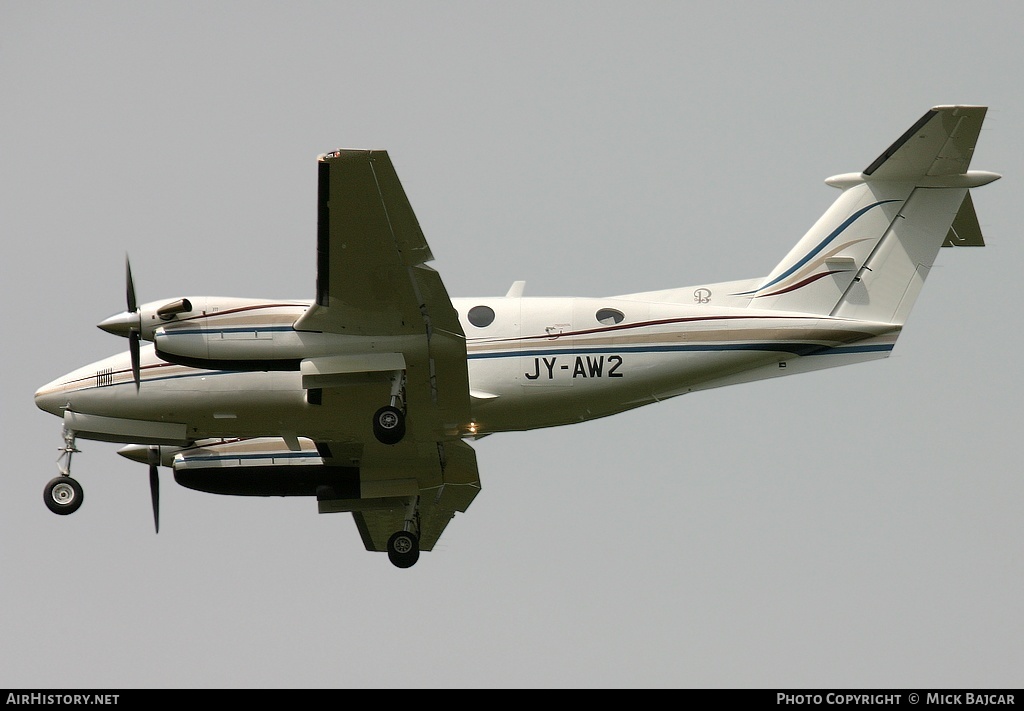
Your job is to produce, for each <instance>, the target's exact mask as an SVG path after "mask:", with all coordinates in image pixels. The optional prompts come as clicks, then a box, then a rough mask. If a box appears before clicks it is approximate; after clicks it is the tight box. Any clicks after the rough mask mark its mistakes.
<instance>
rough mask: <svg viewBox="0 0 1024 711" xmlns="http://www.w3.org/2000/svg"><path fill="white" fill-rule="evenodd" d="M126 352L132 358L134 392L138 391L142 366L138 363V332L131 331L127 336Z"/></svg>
mask: <svg viewBox="0 0 1024 711" xmlns="http://www.w3.org/2000/svg"><path fill="white" fill-rule="evenodd" d="M128 350H129V351H130V352H131V356H132V377H133V378H135V391H136V392H138V391H139V385H140V384H141V382H142V366H141V365H140V363H139V358H140V356H139V332H138V331H136V330H135V329H132V331H131V333H129V334H128Z"/></svg>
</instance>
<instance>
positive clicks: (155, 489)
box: [148, 445, 160, 533]
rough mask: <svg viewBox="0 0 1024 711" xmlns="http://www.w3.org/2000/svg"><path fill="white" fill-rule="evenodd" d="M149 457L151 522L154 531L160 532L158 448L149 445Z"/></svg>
mask: <svg viewBox="0 0 1024 711" xmlns="http://www.w3.org/2000/svg"><path fill="white" fill-rule="evenodd" d="M148 459H149V496H150V498H151V499H153V524H154V525H155V526H156V532H157V533H160V474H159V472H158V470H159V467H160V448H159V447H157V446H156V445H151V446H150V448H149V452H148Z"/></svg>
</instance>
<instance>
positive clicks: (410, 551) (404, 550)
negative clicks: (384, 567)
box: [388, 531, 420, 568]
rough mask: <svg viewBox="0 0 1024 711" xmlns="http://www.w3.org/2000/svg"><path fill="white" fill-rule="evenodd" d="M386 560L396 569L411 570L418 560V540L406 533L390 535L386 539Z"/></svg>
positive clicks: (411, 534) (413, 535) (400, 532)
mask: <svg viewBox="0 0 1024 711" xmlns="http://www.w3.org/2000/svg"><path fill="white" fill-rule="evenodd" d="M388 558H389V559H390V560H391V563H392V565H394V566H395V567H396V568H411V567H412V566H414V565H416V561H418V560H419V559H420V539H419V538H417V537H416V535H415V534H413V533H409V532H408V531H398V532H397V533H392V534H391V538H389V539H388Z"/></svg>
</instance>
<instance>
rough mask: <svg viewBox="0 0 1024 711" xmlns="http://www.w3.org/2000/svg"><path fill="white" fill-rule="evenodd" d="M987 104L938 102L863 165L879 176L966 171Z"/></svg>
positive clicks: (911, 176) (905, 177) (891, 177)
mask: <svg viewBox="0 0 1024 711" xmlns="http://www.w3.org/2000/svg"><path fill="white" fill-rule="evenodd" d="M986 111H988V108H987V107H985V106H936V107H935V108H933V109H931V110H930V111H928V113H926V114H925V115H924V116H922V117H921V118H920V119H919V120H918V121H917V123H915V124H914V125H913V126H911V127H910V129H909V130H908V131H907V132H906V133H904V134H903V135H902V136H900V137H899V138H898V139H897V140H896V142H895V143H893V144H892V145H891V146H889V148H888V149H887V150H886V151H885V152H884V153H882V155H880V156H878V158H876V159H875V160H874V162H873V163H871V165H869V166H868V167H867V168H865V169H864V175H865V176H871V177H872V178H874V179H876V180H914V179H917V178H920V177H923V176H941V175H961V174H963V173H966V172H967V168H968V167H969V166H970V164H971V157H972V156H973V155H974V146H975V144H976V143H977V142H978V136H979V134H980V133H981V124H982V122H983V121H984V120H985V112H986Z"/></svg>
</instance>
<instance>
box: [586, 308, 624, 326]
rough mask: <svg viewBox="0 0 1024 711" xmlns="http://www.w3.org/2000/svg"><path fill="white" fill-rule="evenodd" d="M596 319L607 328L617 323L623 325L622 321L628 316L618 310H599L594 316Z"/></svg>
mask: <svg viewBox="0 0 1024 711" xmlns="http://www.w3.org/2000/svg"><path fill="white" fill-rule="evenodd" d="M594 318H596V319H597V322H598V323H603V324H604V325H605V326H614V325H615V324H617V323H622V319H624V318H626V315H625V314H624V313H622V312H621V311H619V310H618V309H599V310H598V312H597V313H596V314H594Z"/></svg>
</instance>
